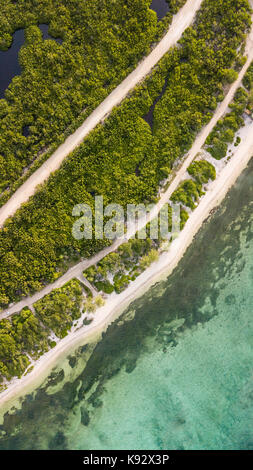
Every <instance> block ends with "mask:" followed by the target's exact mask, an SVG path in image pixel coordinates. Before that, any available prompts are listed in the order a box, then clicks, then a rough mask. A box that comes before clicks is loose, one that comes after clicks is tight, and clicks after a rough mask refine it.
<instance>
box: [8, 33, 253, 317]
mask: <svg viewBox="0 0 253 470" xmlns="http://www.w3.org/2000/svg"><path fill="white" fill-rule="evenodd" d="M246 52H247V54H248V59H247V62H246V63H245V65H244V66H243V68H242V70H241V71H240V73H239V75H238V78H237V80H236V81H235V82H234V83H233V84H232V86H231V87H230V89H229V92H228V93H227V95H226V97H225V99H224V100H223V101H222V103H221V104H220V105H219V106H218V108H217V109H216V111H215V113H214V115H213V117H212V119H211V121H210V122H209V123H208V124H207V125H206V126H205V127H204V128H203V129H202V131H201V132H200V133H199V134H198V136H197V138H196V140H195V142H194V144H193V146H192V148H191V150H190V151H189V152H188V154H187V155H186V158H185V160H184V163H183V165H182V166H181V168H180V169H179V170H178V171H177V174H176V176H175V177H174V179H173V181H172V182H171V184H170V186H169V188H168V189H167V190H166V191H165V192H164V193H163V194H162V195H161V198H160V200H159V202H158V203H157V204H156V206H155V208H154V210H153V211H152V212H151V215H150V218H153V217H155V216H156V215H157V214H158V213H159V211H160V210H161V207H162V206H163V205H164V204H165V203H166V202H168V201H169V199H170V197H171V195H172V193H173V192H174V191H175V189H176V188H177V186H178V184H179V183H180V181H181V180H182V177H184V174H185V172H186V171H187V168H188V166H189V165H190V164H191V162H192V161H193V159H194V158H195V156H196V154H197V153H198V152H199V151H200V150H201V148H202V146H203V145H204V143H205V140H206V138H207V136H208V135H209V134H210V132H211V131H212V129H213V127H214V126H215V125H216V123H217V121H218V120H219V119H220V118H221V117H222V116H223V114H224V113H225V112H226V111H227V109H228V105H229V103H230V102H231V101H232V99H233V96H234V94H235V92H236V90H237V88H238V87H239V86H240V85H241V81H242V79H243V77H244V75H245V73H246V71H247V69H248V67H249V65H250V63H251V62H252V60H253V26H252V30H251V33H250V34H249V36H248V39H247V46H246ZM250 142H251V135H249V139H248V140H247V143H250ZM252 146H253V140H252ZM240 149H241V146H239V147H238V151H237V152H236V154H238V152H239V151H241V150H240ZM252 152H253V148H252ZM238 165H239V162H238ZM195 212H196V211H194V214H195ZM191 217H192V215H191ZM146 223H147V222H146V220H143V223H142V224H141V225H142V227H144V226H145V225H146ZM133 234H134V230H130V231H129V232H128V233H127V238H130V237H131V236H132V235H133ZM122 243H124V240H117V241H116V242H114V243H113V244H112V245H111V246H109V247H106V248H105V249H103V250H102V251H100V252H99V253H97V254H96V255H94V256H92V257H91V258H89V259H85V260H84V261H81V262H80V263H78V264H76V265H75V266H73V267H72V268H70V269H69V270H68V271H67V272H66V273H65V274H64V275H63V276H61V277H60V278H59V279H57V281H55V282H54V283H53V284H49V285H48V286H46V287H45V288H44V289H42V290H41V291H39V292H37V293H36V294H35V295H33V296H31V297H26V298H25V299H24V300H21V301H20V302H18V303H16V304H15V305H13V306H12V307H10V308H8V309H6V310H4V311H2V312H1V313H0V319H2V318H7V317H9V316H11V315H13V314H14V313H16V312H19V311H20V310H22V309H23V308H24V307H26V306H28V307H29V306H32V305H33V303H35V302H37V300H39V299H41V298H42V297H44V296H45V295H47V294H49V293H50V292H51V291H52V290H53V289H56V288H59V287H62V286H63V285H64V284H65V283H66V282H68V281H70V280H71V279H73V278H76V277H80V276H81V275H82V272H83V271H84V270H85V269H87V268H88V267H90V266H92V265H93V264H95V263H98V262H99V261H100V260H101V259H102V258H104V256H106V255H107V254H109V253H111V252H112V251H114V250H115V249H117V247H119V246H120V245H121V244H122Z"/></svg>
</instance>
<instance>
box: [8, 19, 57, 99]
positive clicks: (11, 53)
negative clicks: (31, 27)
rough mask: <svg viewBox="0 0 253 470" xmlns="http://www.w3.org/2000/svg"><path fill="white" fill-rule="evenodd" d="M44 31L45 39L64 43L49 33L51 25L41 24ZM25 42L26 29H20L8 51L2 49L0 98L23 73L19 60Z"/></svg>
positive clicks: (14, 35)
mask: <svg viewBox="0 0 253 470" xmlns="http://www.w3.org/2000/svg"><path fill="white" fill-rule="evenodd" d="M39 28H40V30H41V31H42V33H43V39H53V40H55V41H57V42H58V43H60V44H61V43H62V39H60V38H53V37H52V36H50V34H49V33H48V28H49V26H48V25H47V24H41V25H40V26H39ZM24 42H25V31H24V29H19V30H18V31H16V32H15V33H14V34H13V42H12V46H11V47H10V48H9V49H8V50H7V51H0V99H1V98H4V94H5V90H6V89H7V88H8V86H9V85H10V83H11V81H12V79H13V78H14V77H15V76H16V75H20V74H21V67H20V64H19V61H18V53H19V51H20V48H21V47H22V46H23V44H24Z"/></svg>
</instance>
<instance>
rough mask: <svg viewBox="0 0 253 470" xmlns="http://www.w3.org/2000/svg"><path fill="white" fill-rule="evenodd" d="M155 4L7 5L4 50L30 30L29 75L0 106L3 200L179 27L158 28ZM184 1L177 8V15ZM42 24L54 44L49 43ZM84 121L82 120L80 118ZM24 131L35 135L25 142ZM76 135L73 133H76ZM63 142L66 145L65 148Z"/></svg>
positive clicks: (100, 0)
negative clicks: (37, 161)
mask: <svg viewBox="0 0 253 470" xmlns="http://www.w3.org/2000/svg"><path fill="white" fill-rule="evenodd" d="M150 3H151V0H85V1H83V0H19V1H17V2H13V1H11V0H6V1H5V2H1V10H0V49H2V50H6V49H7V48H9V47H10V46H11V44H12V37H13V36H12V35H13V33H14V32H15V31H16V30H17V29H19V28H24V29H25V44H24V45H23V46H22V47H21V49H20V52H19V62H20V64H21V67H22V73H21V75H19V76H16V77H15V78H13V80H12V83H11V84H10V86H9V87H8V89H7V90H6V92H5V99H2V100H0V175H1V176H0V194H1V193H2V192H4V191H6V194H4V195H5V196H7V195H8V188H9V187H10V186H11V185H12V184H13V183H14V182H15V181H16V180H17V178H18V177H20V176H21V175H22V174H23V172H24V170H25V169H26V168H27V167H29V165H31V163H32V162H33V161H34V160H35V159H36V157H38V156H40V155H41V154H43V153H44V152H46V151H47V150H48V149H49V146H50V145H51V144H52V143H55V142H57V139H62V138H64V134H63V133H64V132H68V127H69V126H70V125H71V126H72V127H73V126H74V125H75V120H76V119H77V118H78V117H80V118H81V120H84V119H85V117H86V116H87V115H88V114H90V112H91V111H92V109H94V108H95V107H96V106H97V105H98V104H99V103H100V102H101V101H102V100H103V99H104V98H105V97H106V96H107V95H108V94H109V92H110V91H111V90H112V89H113V88H115V86H116V85H117V84H118V83H120V82H121V81H122V79H123V78H124V77H125V76H126V75H127V74H128V73H129V71H131V70H132V69H133V68H134V67H135V66H136V64H137V62H138V60H139V59H140V58H141V57H142V56H143V55H144V54H145V53H147V52H148V51H149V47H150V45H151V44H152V43H153V42H154V40H156V39H157V38H158V36H159V34H161V33H162V31H164V29H165V27H167V26H168V24H169V23H170V21H171V18H172V12H171V13H168V15H167V16H166V18H165V19H164V20H163V21H162V22H161V24H160V23H159V25H158V24H157V17H156V14H155V12H154V11H153V10H150V8H149V6H150ZM182 3H184V1H183V2H182V1H180V0H173V1H172V11H173V12H175V11H176V10H177V8H179V7H180V6H181V5H182ZM39 24H48V25H49V32H50V34H51V36H52V37H59V38H62V39H63V42H62V44H59V43H57V42H56V41H53V40H43V37H42V33H41V31H40V29H39V27H38V25H39ZM80 115H81V116H80ZM77 125H78V123H77ZM24 128H26V129H28V130H29V133H28V135H27V136H25V135H24ZM70 131H71V129H70ZM59 141H60V140H59Z"/></svg>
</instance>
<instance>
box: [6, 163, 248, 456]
mask: <svg viewBox="0 0 253 470" xmlns="http://www.w3.org/2000/svg"><path fill="white" fill-rule="evenodd" d="M252 181H253V161H252V162H251V164H250V165H249V166H248V168H247V169H246V170H245V171H244V173H243V174H242V176H241V177H240V178H239V180H238V182H237V183H236V185H235V186H234V188H233V189H232V190H231V191H230V193H229V194H228V196H227V198H226V199H225V201H224V202H223V203H222V205H221V206H220V207H219V209H218V210H217V211H216V212H215V213H214V214H213V215H212V216H211V217H210V218H209V219H208V221H207V222H206V223H205V224H204V225H203V227H202V229H201V230H200V232H199V234H198V235H197V236H196V237H195V240H194V242H193V243H192V245H191V247H190V248H189V249H188V251H187V253H186V255H185V256H184V258H183V259H182V260H181V262H180V264H179V265H178V267H177V269H176V270H175V271H174V273H173V274H172V275H171V276H170V277H169V278H168V279H167V280H166V281H163V282H160V283H159V284H157V285H156V286H154V287H153V288H151V289H150V290H149V291H148V292H147V293H146V294H145V295H144V296H143V297H141V298H140V299H138V300H136V301H135V302H133V303H132V304H131V306H130V307H129V308H128V310H127V311H126V312H125V313H124V314H123V316H121V317H120V318H119V319H118V320H117V321H116V322H115V323H114V324H113V325H111V326H110V327H109V329H108V331H107V332H106V334H104V335H103V338H102V339H101V341H100V342H99V343H98V344H94V345H92V346H89V347H86V346H84V347H83V348H80V349H79V350H78V351H77V352H76V354H75V355H72V356H71V357H70V358H69V359H68V368H66V367H63V365H61V364H59V367H58V369H57V370H56V371H55V372H54V373H53V374H52V375H51V376H50V378H49V379H48V381H47V383H46V384H44V385H43V386H42V387H40V388H39V389H38V390H37V391H36V393H35V394H33V395H32V394H30V395H29V396H27V397H25V399H24V401H23V404H22V407H21V409H20V410H17V411H15V412H13V411H12V413H11V414H6V415H5V420H4V423H3V425H1V426H0V436H1V437H0V449H48V448H50V449H63V448H67V449H96V450H97V449H253V286H252V284H253V256H252V255H253V237H252V224H253V213H252V208H253V185H252ZM65 362H66V361H65Z"/></svg>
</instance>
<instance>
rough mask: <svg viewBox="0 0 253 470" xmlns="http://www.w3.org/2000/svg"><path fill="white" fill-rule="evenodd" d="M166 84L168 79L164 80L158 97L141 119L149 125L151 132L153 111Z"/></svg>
mask: <svg viewBox="0 0 253 470" xmlns="http://www.w3.org/2000/svg"><path fill="white" fill-rule="evenodd" d="M167 84H168V79H166V80H165V83H164V85H163V88H162V91H161V93H160V95H159V96H158V97H157V98H156V99H155V101H154V103H153V104H152V106H150V108H149V110H148V112H147V114H145V116H143V119H144V120H145V121H146V122H147V123H148V124H149V125H150V127H151V129H152V130H153V125H154V111H155V107H156V105H157V103H158V101H160V99H161V98H162V97H163V95H164V93H165V91H166V88H167Z"/></svg>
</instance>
